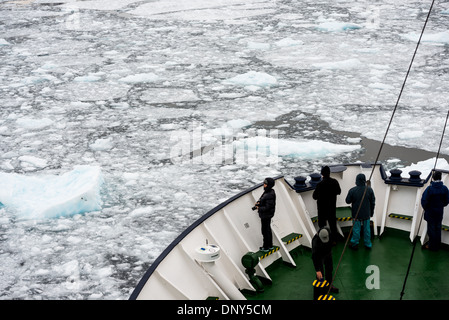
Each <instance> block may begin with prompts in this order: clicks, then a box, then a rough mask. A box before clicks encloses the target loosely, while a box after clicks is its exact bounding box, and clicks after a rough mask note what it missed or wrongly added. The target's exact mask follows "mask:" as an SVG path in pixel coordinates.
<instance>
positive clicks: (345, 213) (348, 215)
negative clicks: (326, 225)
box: [336, 207, 352, 221]
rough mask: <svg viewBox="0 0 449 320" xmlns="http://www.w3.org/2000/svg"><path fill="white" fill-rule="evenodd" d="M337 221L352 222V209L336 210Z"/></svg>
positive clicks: (341, 208) (342, 208) (340, 208)
mask: <svg viewBox="0 0 449 320" xmlns="http://www.w3.org/2000/svg"><path fill="white" fill-rule="evenodd" d="M336 214H337V221H350V220H352V210H351V207H339V208H337V210H336Z"/></svg>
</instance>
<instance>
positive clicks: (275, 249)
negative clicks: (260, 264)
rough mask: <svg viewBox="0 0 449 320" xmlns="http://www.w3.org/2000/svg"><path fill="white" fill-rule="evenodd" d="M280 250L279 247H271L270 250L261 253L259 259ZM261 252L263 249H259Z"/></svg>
mask: <svg viewBox="0 0 449 320" xmlns="http://www.w3.org/2000/svg"><path fill="white" fill-rule="evenodd" d="M278 250H279V247H274V248H273V249H271V250H270V251H268V252H266V253H264V254H261V255H260V256H259V260H262V259H264V258H266V257H268V256H269V255H271V254H273V253H275V252H276V251H278ZM259 252H261V251H259Z"/></svg>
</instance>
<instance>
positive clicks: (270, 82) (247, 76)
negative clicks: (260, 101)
mask: <svg viewBox="0 0 449 320" xmlns="http://www.w3.org/2000/svg"><path fill="white" fill-rule="evenodd" d="M223 83H225V84H231V85H237V86H256V87H262V88H267V87H272V86H275V85H276V84H277V79H276V78H275V77H273V76H271V75H269V74H267V73H265V72H257V71H249V72H247V73H244V74H240V75H237V76H235V77H232V78H230V79H227V80H225V81H224V82H223Z"/></svg>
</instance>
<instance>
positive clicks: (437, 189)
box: [421, 171, 449, 251]
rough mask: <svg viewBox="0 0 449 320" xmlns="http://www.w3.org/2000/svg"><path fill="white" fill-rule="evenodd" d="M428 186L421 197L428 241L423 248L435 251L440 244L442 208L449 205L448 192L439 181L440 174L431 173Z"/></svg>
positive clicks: (437, 172)
mask: <svg viewBox="0 0 449 320" xmlns="http://www.w3.org/2000/svg"><path fill="white" fill-rule="evenodd" d="M432 177H433V180H434V181H432V182H431V183H430V186H428V187H427V188H426V190H424V193H423V195H422V197H421V206H422V207H423V209H424V220H426V221H427V235H428V236H429V241H428V242H427V243H426V244H425V245H424V248H426V249H429V250H432V251H436V250H438V249H439V247H440V244H441V227H442V222H443V213H444V207H446V206H447V205H448V204H449V190H448V188H447V187H446V186H445V185H444V184H443V182H442V181H441V172H439V171H435V172H434V173H433V176H432Z"/></svg>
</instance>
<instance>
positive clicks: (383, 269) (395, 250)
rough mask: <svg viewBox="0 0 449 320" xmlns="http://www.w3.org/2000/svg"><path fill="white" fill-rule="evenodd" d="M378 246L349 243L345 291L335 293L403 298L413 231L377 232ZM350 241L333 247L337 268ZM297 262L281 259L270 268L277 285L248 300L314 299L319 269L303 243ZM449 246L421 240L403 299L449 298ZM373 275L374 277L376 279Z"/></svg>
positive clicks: (339, 280)
mask: <svg viewBox="0 0 449 320" xmlns="http://www.w3.org/2000/svg"><path fill="white" fill-rule="evenodd" d="M372 238H373V239H372V241H373V247H372V249H371V250H368V249H365V247H364V246H363V241H361V243H360V245H359V249H358V250H352V249H350V248H347V249H346V251H345V253H344V255H343V259H342V261H341V264H340V267H339V270H338V272H337V276H336V279H335V282H334V285H335V286H336V287H337V288H339V289H340V292H339V293H336V294H333V293H331V294H332V295H333V296H334V297H335V298H336V300H399V299H400V298H401V291H402V287H403V284H404V279H405V275H406V273H407V268H408V264H409V261H410V256H411V253H412V249H413V244H412V243H411V242H410V239H409V237H408V233H406V232H403V231H399V230H395V229H387V230H385V232H384V233H383V234H382V236H381V237H377V236H372ZM343 248H344V243H343V242H339V243H338V244H337V245H336V246H335V247H334V249H333V260H334V271H335V269H336V267H337V264H338V261H339V259H340V255H341V253H342V250H343ZM292 256H293V257H294V260H295V263H296V265H297V266H296V267H295V268H294V267H292V266H289V265H287V264H285V263H283V262H282V261H281V259H279V260H278V261H276V262H275V263H273V264H272V265H271V266H270V267H269V268H267V271H268V274H269V275H270V277H271V278H272V281H273V283H272V284H265V285H264V289H265V290H264V292H262V293H259V294H257V295H254V294H246V298H247V299H248V300H259V299H260V300H262V299H263V300H297V299H299V300H312V299H313V286H312V283H313V281H314V280H315V270H314V268H313V263H312V259H311V250H310V249H308V248H302V247H298V248H296V249H295V250H294V251H293V252H292ZM369 266H376V267H378V269H377V270H378V273H377V275H378V280H379V282H378V283H379V289H376V288H372V289H369V288H367V286H366V281H367V279H368V278H369V279H368V282H369V283H371V284H372V283H374V282H372V281H371V280H373V279H374V278H375V276H376V274H375V273H374V272H373V271H372V270H371V269H368V270H367V267H369ZM447 270H449V250H448V248H446V247H445V248H443V249H441V250H440V251H438V252H431V251H429V250H424V249H422V248H421V244H420V242H418V243H417V244H416V249H415V254H414V258H413V262H412V266H411V269H410V273H409V276H408V280H407V284H406V287H405V291H404V295H403V297H402V299H403V300H443V299H444V300H447V299H448V298H449V277H447ZM370 277H371V278H370Z"/></svg>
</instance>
